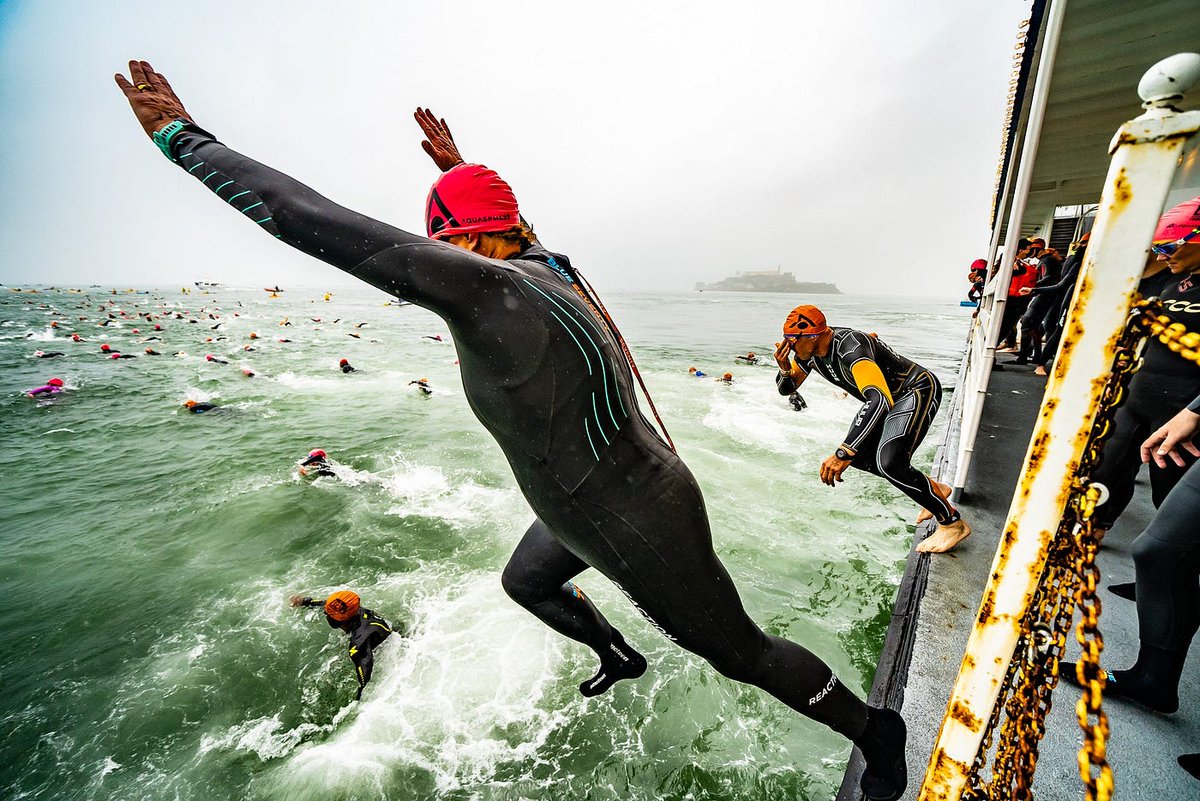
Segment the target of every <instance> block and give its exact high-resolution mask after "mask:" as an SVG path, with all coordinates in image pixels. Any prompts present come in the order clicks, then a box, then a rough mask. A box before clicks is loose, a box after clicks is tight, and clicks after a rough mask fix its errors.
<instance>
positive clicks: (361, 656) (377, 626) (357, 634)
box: [300, 598, 392, 699]
mask: <svg viewBox="0 0 1200 801" xmlns="http://www.w3.org/2000/svg"><path fill="white" fill-rule="evenodd" d="M300 605H301V606H320V607H323V606H324V605H325V602H324V601H321V600H317V599H314V598H305V599H304V600H303V601H302V602H301V604H300ZM326 620H330V621H331V622H330V624H329V625H331V626H332V625H334V623H333V622H332V620H331V619H330V618H326ZM346 633H347V634H349V635H350V646H349V647H350V661H351V662H353V663H354V678H356V679H358V694H357V695H355V696H354V697H355V699H360V698H362V693H363V688H365V687H366V686H367V682H369V681H370V680H371V671H372V670H373V669H374V668H375V653H374V651H375V649H376V648H378V647H379V645H380V643H382V642H383V641H384V640H386V639H387V638H388V637H390V636H392V627H391V626H389V625H388V622H387V621H386V620H384V619H383V618H381V617H380V616H379V615H377V614H375V613H374V612H372V611H371V610H370V609H367V608H365V607H360V608H359V610H358V617H356V618H355V623H354V628H352V629H350V631H348V632H346Z"/></svg>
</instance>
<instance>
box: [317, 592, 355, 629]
mask: <svg viewBox="0 0 1200 801" xmlns="http://www.w3.org/2000/svg"><path fill="white" fill-rule="evenodd" d="M358 605H359V599H358V593H356V592H351V591H350V590H339V591H337V592H335V593H334V594H333V595H330V596H329V597H328V598H327V599H325V614H327V615H329V617H331V618H333V619H334V620H336V621H337V622H339V623H345V622H346V621H347V620H349V619H350V618H352V617H354V616H355V615H357V614H358Z"/></svg>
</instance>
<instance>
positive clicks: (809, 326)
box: [783, 306, 829, 337]
mask: <svg viewBox="0 0 1200 801" xmlns="http://www.w3.org/2000/svg"><path fill="white" fill-rule="evenodd" d="M828 330H829V325H828V324H827V323H826V322H825V315H824V314H822V313H821V310H820V309H818V308H817V307H816V306H797V307H796V308H794V309H792V311H791V314H789V315H788V316H787V319H786V320H784V321H783V335H784V336H785V337H798V336H811V335H813V334H820V333H824V332H825V331H828Z"/></svg>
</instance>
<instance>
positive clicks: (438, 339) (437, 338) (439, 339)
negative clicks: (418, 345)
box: [421, 334, 443, 342]
mask: <svg viewBox="0 0 1200 801" xmlns="http://www.w3.org/2000/svg"><path fill="white" fill-rule="evenodd" d="M421 339H432V340H433V341H434V342H442V341H443V340H442V335H441V334H434V335H433V336H430V335H429V334H425V335H424V336H423V337H421Z"/></svg>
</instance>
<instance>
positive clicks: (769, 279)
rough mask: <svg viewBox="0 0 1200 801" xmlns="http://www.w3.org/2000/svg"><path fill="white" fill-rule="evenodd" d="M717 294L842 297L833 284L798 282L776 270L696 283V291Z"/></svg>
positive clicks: (758, 271) (793, 277)
mask: <svg viewBox="0 0 1200 801" xmlns="http://www.w3.org/2000/svg"><path fill="white" fill-rule="evenodd" d="M705 290H709V291H715V292H803V293H807V294H812V295H840V294H842V292H841V290H840V289H838V288H837V287H836V286H834V285H833V284H828V283H824V282H817V281H797V280H796V276H795V275H793V274H792V273H785V272H780V270H779V268H776V269H774V270H757V271H753V270H752V271H747V272H743V273H735V274H734V275H733V276H731V277H730V278H726V279H724V280H721V281H717V282H716V283H713V284H706V283H703V282H697V283H696V291H697V292H704V291H705Z"/></svg>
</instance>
